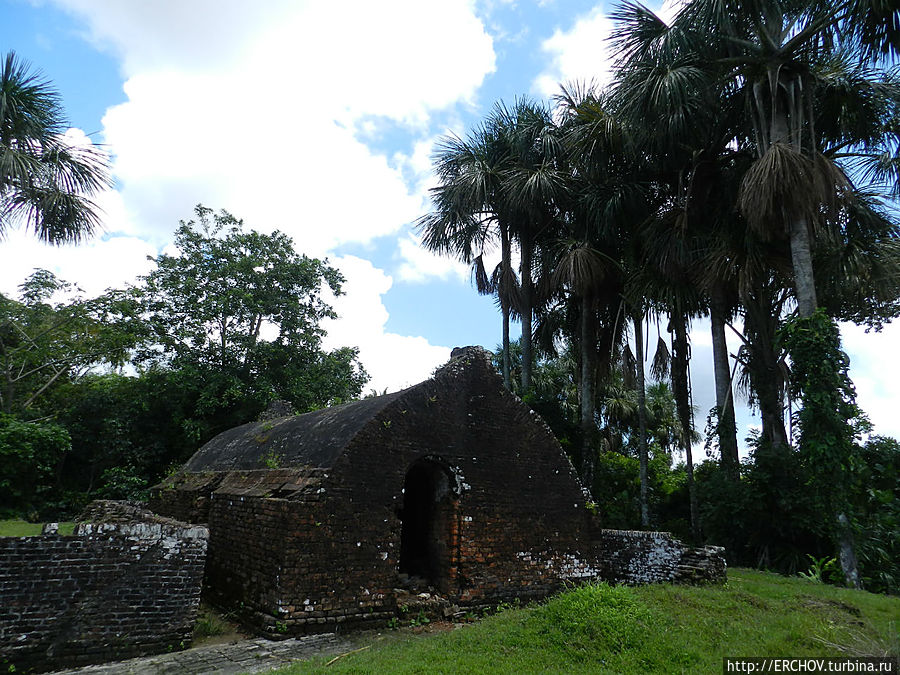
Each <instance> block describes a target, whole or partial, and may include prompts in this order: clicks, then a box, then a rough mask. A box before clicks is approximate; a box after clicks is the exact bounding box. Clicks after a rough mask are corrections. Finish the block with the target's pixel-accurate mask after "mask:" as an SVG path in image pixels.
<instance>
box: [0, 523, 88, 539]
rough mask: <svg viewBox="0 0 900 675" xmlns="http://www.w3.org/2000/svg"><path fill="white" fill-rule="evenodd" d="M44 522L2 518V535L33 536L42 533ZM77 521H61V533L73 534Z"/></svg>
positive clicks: (0, 532) (0, 524)
mask: <svg viewBox="0 0 900 675" xmlns="http://www.w3.org/2000/svg"><path fill="white" fill-rule="evenodd" d="M42 527H43V523H29V522H27V521H25V520H0V537H32V536H34V535H37V534H40V533H41V528H42ZM74 529H75V523H60V524H59V533H60V534H72V530H74Z"/></svg>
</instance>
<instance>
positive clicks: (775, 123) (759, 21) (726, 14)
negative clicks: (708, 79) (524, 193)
mask: <svg viewBox="0 0 900 675" xmlns="http://www.w3.org/2000/svg"><path fill="white" fill-rule="evenodd" d="M884 10H885V5H884V3H883V2H881V0H851V1H850V2H839V3H822V2H812V1H810V0H792V1H789V2H783V1H781V0H756V1H755V2H753V3H750V4H746V3H741V4H740V5H738V4H736V3H735V4H732V3H722V2H718V1H716V0H694V1H693V2H691V3H689V4H688V5H686V6H685V8H684V10H683V11H682V12H681V13H680V14H679V15H678V17H677V18H676V19H675V22H674V23H676V24H680V26H681V28H682V33H681V34H682V35H684V36H686V37H687V39H688V40H690V41H691V49H692V50H693V52H694V54H695V55H696V58H697V61H695V63H694V65H695V67H697V68H699V69H705V70H707V71H708V72H709V73H710V76H713V77H716V78H720V79H724V81H725V82H727V83H728V87H729V93H730V94H731V95H730V96H729V97H728V98H727V99H726V105H739V106H740V107H742V108H744V109H745V110H747V112H748V129H747V130H748V131H749V132H750V133H751V134H752V141H753V145H754V147H755V151H756V161H755V162H754V164H753V166H751V167H750V169H749V170H748V171H747V172H746V174H745V175H744V179H743V184H742V190H741V192H742V194H741V196H740V207H741V211H742V212H743V214H744V216H745V218H746V219H747V222H748V225H749V226H750V227H751V228H753V229H755V230H757V231H758V232H759V233H760V234H761V235H762V236H766V237H786V238H787V239H788V241H789V243H790V251H791V262H792V271H793V278H794V279H793V281H794V289H795V298H796V300H797V305H798V310H799V313H800V315H801V316H810V315H812V313H813V312H814V311H815V309H816V307H817V306H818V299H817V294H816V285H815V277H814V274H813V250H814V242H815V237H816V230H818V229H819V228H820V227H821V226H822V224H823V219H828V218H829V217H830V218H832V219H833V218H834V217H835V213H836V212H837V211H838V210H839V209H840V208H841V207H842V206H844V205H845V204H846V203H847V202H848V198H849V197H850V196H851V195H852V191H851V190H850V186H849V180H848V178H847V177H846V175H845V174H844V172H843V171H842V169H841V168H840V167H839V166H838V165H837V164H836V163H835V161H834V160H835V159H836V156H835V155H834V154H830V153H827V152H826V148H824V147H823V140H825V139H826V138H827V134H829V133H830V132H832V131H834V129H828V128H825V127H824V126H823V125H822V120H819V119H817V118H818V117H819V116H820V112H821V110H822V109H823V100H822V99H823V96H827V94H829V88H831V87H832V82H831V80H833V75H834V73H835V72H840V73H841V76H842V77H844V76H845V75H847V74H855V75H856V77H855V80H856V81H855V82H854V84H855V86H856V91H855V92H854V93H855V94H856V96H855V97H852V98H851V99H849V100H844V101H842V102H841V103H840V105H841V107H842V108H843V109H844V110H847V109H850V110H852V109H854V108H855V109H857V110H859V109H866V108H868V105H867V101H865V98H866V96H867V95H873V94H878V93H879V90H884V89H889V88H892V82H891V81H892V80H893V77H892V76H891V75H889V74H887V73H882V72H877V71H872V70H871V69H870V68H869V66H870V64H872V63H873V59H874V58H876V56H877V54H876V53H875V52H873V49H875V48H876V47H877V48H878V50H877V51H878V53H880V52H881V51H885V52H891V51H892V50H895V48H896V45H895V44H892V43H889V42H886V43H882V44H881V45H876V44H874V43H873V42H871V40H872V39H875V38H876V37H882V38H883V37H886V36H888V35H895V33H896V30H887V29H885V31H878V30H875V29H874V28H873V26H882V25H886V24H884V22H886V21H891V22H894V21H896V19H897V10H896V9H892V10H889V11H887V12H885V11H884ZM894 25H896V24H894ZM860 40H862V43H861V42H860ZM860 85H864V88H860ZM844 91H845V92H848V93H849V91H852V90H849V88H845V90H844ZM895 95H896V91H895V92H893V93H890V94H888V96H889V97H890V98H894V101H895V103H896V98H895ZM826 105H827V104H826ZM839 117H840V116H839ZM843 117H847V115H846V114H844V115H843ZM835 121H837V122H838V123H839V124H840V123H841V122H842V120H835ZM881 121H883V119H879V118H876V126H878V122H881ZM841 131H843V132H844V138H843V141H844V145H847V146H863V147H864V149H865V151H866V154H867V155H869V156H870V157H871V156H872V154H873V151H876V150H878V152H877V153H876V154H877V155H878V156H880V155H882V154H883V153H884V152H887V154H888V156H890V157H894V156H895V155H894V152H892V150H893V149H894V147H895V145H893V144H892V139H896V129H894V130H893V131H892V132H890V133H886V132H888V128H887V127H886V126H884V125H881V128H880V129H878V134H877V135H873V136H871V137H860V136H858V135H857V136H855V137H854V136H850V135H849V134H850V133H852V132H854V131H855V132H859V131H860V129H859V128H858V127H857V128H844V129H842V130H841ZM879 145H880V147H877V146H879ZM866 146H867V147H866Z"/></svg>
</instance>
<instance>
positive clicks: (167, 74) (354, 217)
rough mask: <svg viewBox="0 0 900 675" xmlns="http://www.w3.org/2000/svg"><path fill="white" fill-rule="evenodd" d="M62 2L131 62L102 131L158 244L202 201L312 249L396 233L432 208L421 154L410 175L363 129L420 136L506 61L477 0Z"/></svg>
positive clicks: (137, 214) (133, 208) (138, 223)
mask: <svg viewBox="0 0 900 675" xmlns="http://www.w3.org/2000/svg"><path fill="white" fill-rule="evenodd" d="M57 4H60V5H61V6H62V7H64V8H65V9H67V10H68V11H70V12H72V13H73V14H75V15H76V16H78V17H80V18H82V19H83V20H84V21H86V23H87V25H88V34H89V36H90V39H91V40H92V41H93V42H94V43H95V44H97V45H101V46H105V47H107V48H109V49H111V50H112V51H113V52H114V53H115V54H117V55H118V57H119V58H120V59H121V62H122V69H123V73H124V74H125V76H126V78H127V79H126V82H125V84H124V91H125V94H126V96H127V101H126V102H125V103H122V104H121V105H118V106H115V107H113V108H111V109H109V110H108V111H107V114H106V116H105V117H104V120H103V124H104V140H105V142H106V144H107V145H108V147H109V148H111V150H112V151H113V152H114V153H115V164H114V169H115V173H116V177H117V179H118V180H119V183H120V185H121V188H120V192H121V195H122V198H123V204H124V210H125V212H127V213H128V215H129V217H130V222H131V223H134V227H135V228H136V230H135V231H137V232H138V233H140V234H141V235H142V236H144V237H147V238H152V239H154V241H155V242H156V243H158V244H162V243H164V242H163V241H160V238H162V237H165V236H168V235H170V233H171V231H172V230H173V229H174V227H175V225H177V222H178V220H179V219H180V218H186V217H189V216H190V213H191V208H192V206H193V205H194V204H196V203H198V202H202V203H204V204H206V205H208V206H211V207H214V208H220V207H224V208H227V209H228V210H230V211H232V212H233V213H235V214H236V215H238V216H240V217H243V218H244V219H245V220H246V221H247V223H248V224H249V225H250V226H252V227H255V228H257V229H261V230H271V229H274V228H275V227H278V228H280V229H282V230H284V231H286V232H287V233H288V234H291V235H292V236H293V237H294V238H295V240H296V241H297V242H298V246H299V247H300V248H301V249H303V250H304V251H306V252H309V253H312V254H315V255H322V254H324V253H325V252H326V251H327V250H328V249H330V248H332V247H334V246H337V245H340V244H344V243H349V242H362V243H365V242H368V241H370V240H371V239H373V238H375V237H378V236H383V235H387V234H393V233H396V232H398V231H399V230H400V228H401V227H402V226H403V225H404V224H406V223H408V222H410V221H411V220H412V219H414V218H415V217H416V216H417V215H418V214H419V213H420V210H421V203H420V202H421V197H420V194H419V186H418V185H415V184H414V185H413V187H412V188H410V186H409V185H408V184H407V182H406V180H405V178H406V179H407V180H409V179H410V178H412V180H413V183H415V182H416V179H417V177H419V176H420V175H421V172H422V171H423V169H425V168H426V167H425V166H424V162H423V153H422V150H423V148H421V147H419V146H417V147H416V150H415V151H414V153H413V156H412V157H411V158H410V161H409V162H408V163H407V165H406V173H407V175H406V176H404V173H403V171H402V170H400V169H398V168H396V167H392V166H391V165H390V164H389V163H388V161H387V159H386V158H385V157H383V156H380V155H377V154H375V153H373V152H372V151H371V150H370V149H369V148H368V147H367V146H366V145H365V144H363V143H362V142H360V140H358V136H357V131H358V127H360V126H362V125H364V124H365V123H366V121H367V120H371V119H372V118H373V117H374V118H377V117H383V118H388V119H391V120H393V121H395V122H396V123H399V124H401V125H405V128H406V129H407V130H408V132H409V133H410V134H411V135H413V137H415V136H416V135H418V136H423V137H424V134H425V131H426V130H425V129H424V127H423V126H422V125H423V123H424V121H426V120H427V119H428V116H429V114H430V113H432V112H434V111H436V110H442V109H446V108H448V107H450V106H453V105H455V104H458V103H461V102H467V101H471V100H472V98H473V96H474V94H475V92H476V91H477V89H478V87H479V86H480V85H481V83H482V81H483V80H484V77H485V76H486V75H487V74H488V73H490V72H492V71H493V70H494V67H495V63H494V52H493V43H492V40H491V37H490V36H489V35H488V34H487V32H486V31H485V28H484V26H483V25H482V23H481V22H480V20H479V19H478V18H477V17H476V15H475V13H474V9H473V3H471V2H468V1H466V0H457V1H455V2H442V3H421V2H418V0H392V1H391V2H386V3H352V4H347V3H337V2H325V1H322V0H319V1H314V2H306V3H299V4H298V3H294V2H286V1H281V0H277V1H275V2H270V3H266V4H265V5H264V6H263V5H258V6H254V5H252V4H251V3H246V2H242V1H237V0H231V1H226V2H221V1H218V2H212V1H210V0H196V1H192V2H190V3H182V2H175V0H161V1H160V2H155V3H151V4H150V5H148V4H146V3H144V4H141V3H138V4H135V3H119V2H114V1H113V0H106V1H101V2H98V1H97V0H57ZM438 27H439V29H438ZM459 44H465V45H466V48H465V49H463V50H460V49H458V48H457V47H458V45H459ZM422 140H424V138H423V139H422ZM429 146H430V144H429ZM410 171H412V172H413V173H412V174H411V175H410Z"/></svg>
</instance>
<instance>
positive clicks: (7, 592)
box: [0, 502, 208, 672]
mask: <svg viewBox="0 0 900 675" xmlns="http://www.w3.org/2000/svg"><path fill="white" fill-rule="evenodd" d="M87 516H88V517H89V518H90V520H92V521H93V522H82V523H79V524H78V526H77V527H76V530H75V533H74V534H73V535H69V536H62V535H59V534H55V533H47V534H43V535H41V536H35V537H4V538H0V671H3V672H5V671H7V670H10V671H11V670H12V667H13V666H14V667H15V670H16V671H17V672H21V671H26V672H27V671H28V670H33V671H38V672H39V671H45V670H51V669H54V668H59V667H66V666H76V665H86V664H90V663H101V662H104V661H109V660H114V659H124V658H129V657H132V656H141V655H146V654H156V653H159V652H164V651H170V650H173V649H183V648H185V647H187V646H189V644H190V640H191V637H192V629H193V625H194V622H195V620H196V615H197V608H198V605H199V602H200V588H201V582H202V579H203V566H204V562H205V559H206V543H207V538H208V532H207V530H206V528H205V527H196V526H187V525H185V524H184V523H180V522H178V521H173V520H169V519H165V518H160V517H158V516H154V515H153V514H151V513H149V512H146V511H141V510H140V509H139V508H137V507H135V506H133V505H128V504H121V503H118V504H117V503H109V502H106V503H101V504H99V505H97V504H95V505H92V507H91V508H90V509H89V513H88V514H87ZM45 531H48V530H45ZM49 532H52V528H51V529H50V530H49Z"/></svg>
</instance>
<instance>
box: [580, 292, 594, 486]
mask: <svg viewBox="0 0 900 675" xmlns="http://www.w3.org/2000/svg"><path fill="white" fill-rule="evenodd" d="M596 336H597V332H596V330H595V329H594V303H593V301H592V298H591V296H590V294H589V293H585V294H584V295H583V296H582V297H581V383H580V384H581V387H580V389H581V466H582V477H581V478H582V481H583V483H584V486H585V487H586V488H587V489H588V491H592V490H593V486H594V452H595V449H594V430H595V424H594V405H595V403H594V377H595V374H596V368H595V367H594V361H595V359H594V355H595V354H596V351H597V350H596V344H595V343H596Z"/></svg>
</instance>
